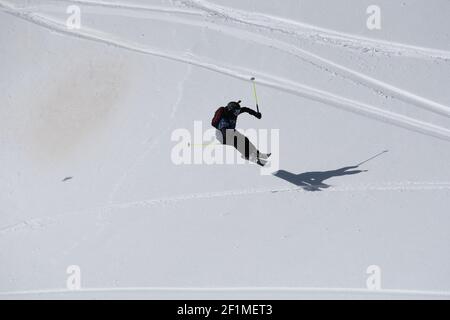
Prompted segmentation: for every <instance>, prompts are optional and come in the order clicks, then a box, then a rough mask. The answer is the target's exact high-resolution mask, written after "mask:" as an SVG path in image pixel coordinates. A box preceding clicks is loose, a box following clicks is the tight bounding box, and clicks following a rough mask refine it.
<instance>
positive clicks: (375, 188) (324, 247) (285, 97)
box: [0, 0, 450, 299]
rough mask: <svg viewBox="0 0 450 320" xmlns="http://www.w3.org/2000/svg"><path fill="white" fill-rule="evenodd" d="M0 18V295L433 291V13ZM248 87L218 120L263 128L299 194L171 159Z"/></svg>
mask: <svg viewBox="0 0 450 320" xmlns="http://www.w3.org/2000/svg"><path fill="white" fill-rule="evenodd" d="M372 4H377V5H378V6H379V7H380V8H381V19H382V20H381V26H382V28H381V29H380V30H369V29H368V28H367V27H366V20H367V18H368V14H367V13H366V9H367V7H368V6H369V5H372ZM70 5H77V6H79V7H80V8H81V23H82V24H81V28H80V29H68V28H67V26H66V20H67V18H68V16H69V14H68V13H67V12H66V10H67V7H68V6H70ZM0 9H1V10H0V23H1V25H0V26H1V28H0V41H1V42H0V43H1V49H0V65H1V67H0V70H1V76H0V89H1V90H0V99H1V100H0V101H1V105H0V143H1V149H0V163H1V168H2V169H1V170H0V204H1V205H0V298H230V297H231V298H336V297H338V298H386V297H387V298H405V297H406V298H425V297H432V298H445V299H448V298H449V297H450V250H449V245H450V232H449V226H450V210H449V205H450V201H449V199H450V197H449V196H450V165H449V163H450V148H449V146H450V144H449V143H450V119H449V118H450V90H449V84H450V41H449V40H450V35H449V30H450V19H449V16H450V15H449V13H450V2H449V1H445V0H435V1H424V0H422V1H419V0H403V1H390V0H377V1H372V0H370V1H369V0H340V1H331V0H327V1H325V0H319V1H318V0H302V1H299V0H283V1H270V0H264V1H263V0H245V1H244V0H239V1H238V0H226V1H225V0H177V1H176V0H173V1H169V0H148V1H144V0H129V1H127V0H71V1H63V0H58V1H56V0H54V1H52V0H20V1H19V0H15V1H13V0H0ZM251 76H255V77H256V84H257V87H258V95H259V100H260V107H261V111H262V113H263V118H262V119H261V120H257V119H255V118H253V117H251V116H246V115H244V116H241V117H240V118H239V121H238V126H239V128H243V129H245V128H257V129H259V128H261V129H279V130H280V145H279V154H277V155H275V156H278V157H279V160H280V169H281V170H284V171H283V172H288V173H286V174H285V176H286V175H287V176H289V177H290V179H291V180H292V179H294V180H295V181H293V182H297V185H296V184H293V183H290V182H289V181H287V180H289V179H287V180H286V179H281V178H280V176H282V175H280V173H278V174H277V175H262V174H261V171H260V170H259V168H258V167H257V166H255V165H251V164H246V165H178V166H177V165H175V164H174V163H173V162H172V161H171V151H172V148H173V147H174V145H175V142H174V141H172V140H171V134H172V133H173V132H174V130H176V129H180V128H186V129H188V130H190V131H193V127H194V121H196V120H197V121H203V124H204V129H207V128H208V126H209V122H210V119H211V117H212V114H213V112H214V110H215V109H216V108H217V107H218V106H220V105H223V104H225V103H227V102H228V101H231V100H238V99H241V100H242V101H243V103H244V104H245V105H248V106H250V107H253V106H254V98H253V92H252V89H251V83H250V81H249V79H250V77H251ZM198 147H200V148H201V147H202V146H201V145H200V146H199V145H195V146H193V148H198ZM219 148H220V146H219ZM384 150H388V152H387V153H383V154H382V155H380V156H379V157H377V158H375V159H373V160H371V161H369V162H367V163H365V164H363V165H361V167H360V168H359V169H360V170H367V172H361V173H357V174H352V175H345V174H344V173H343V172H342V171H336V170H337V169H340V168H343V167H347V166H354V165H357V164H359V163H360V162H362V161H364V160H366V159H368V158H370V157H372V156H374V155H376V154H378V153H380V152H382V151H384ZM263 151H267V150H263ZM311 177H312V178H316V180H317V179H318V178H327V179H326V180H324V181H323V183H325V184H326V185H323V184H322V185H320V186H319V187H313V188H311V187H310V186H309V184H311V181H313V180H307V179H308V178H311ZM305 181H306V182H305ZM313 184H314V183H313ZM70 265H77V266H79V267H80V268H81V286H82V289H81V290H79V291H75V292H73V291H70V290H68V289H67V288H66V281H67V278H68V277H69V275H68V274H67V273H66V270H67V267H68V266H70ZM371 265H377V266H379V267H380V270H381V286H382V290H380V291H375V292H374V291H368V290H367V287H366V281H367V278H368V277H369V275H368V274H367V273H366V270H367V268H368V267H369V266H371Z"/></svg>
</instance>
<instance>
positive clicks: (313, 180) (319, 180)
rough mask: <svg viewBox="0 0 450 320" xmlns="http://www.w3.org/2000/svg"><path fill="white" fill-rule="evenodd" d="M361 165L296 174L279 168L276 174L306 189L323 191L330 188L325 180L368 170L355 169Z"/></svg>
mask: <svg viewBox="0 0 450 320" xmlns="http://www.w3.org/2000/svg"><path fill="white" fill-rule="evenodd" d="M358 167H359V166H349V167H344V168H340V169H336V170H330V171H312V172H304V173H299V174H295V173H292V172H288V171H286V170H279V171H277V172H276V173H274V176H276V177H278V178H280V179H283V180H286V181H288V182H290V183H292V184H295V185H296V186H298V187H302V188H303V189H304V190H306V191H322V190H323V189H326V188H329V187H330V185H328V184H326V183H324V181H325V180H327V179H330V178H333V177H341V176H347V175H352V174H358V173H361V172H366V171H367V170H353V169H356V168H358Z"/></svg>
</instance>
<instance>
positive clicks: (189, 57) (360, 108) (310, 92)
mask: <svg viewBox="0 0 450 320" xmlns="http://www.w3.org/2000/svg"><path fill="white" fill-rule="evenodd" d="M0 8H2V9H3V10H4V11H5V12H6V13H8V14H11V15H13V16H16V17H19V18H21V19H24V20H26V21H29V22H31V23H34V24H36V25H40V26H42V27H45V28H47V29H50V30H52V31H54V32H58V33H61V34H64V35H70V36H74V37H77V38H79V39H84V40H90V41H95V42H100V43H104V44H107V45H111V46H115V47H118V48H122V49H126V50H130V51H134V52H138V53H142V54H148V55H152V56H156V57H160V58H165V59H170V60H173V61H177V62H181V63H188V64H191V65H195V66H198V67H201V68H204V69H207V70H210V71H214V72H217V73H221V74H224V75H228V76H231V77H234V78H237V79H240V80H245V81H248V79H249V78H250V77H251V76H256V78H257V79H258V80H257V82H258V83H259V84H261V85H265V86H267V87H271V88H274V89H278V90H281V91H284V92H288V93H291V94H294V95H298V96H302V97H306V98H310V99H313V100H316V101H320V102H323V103H326V104H329V105H332V106H335V107H338V108H341V109H345V110H348V111H351V112H354V113H357V114H361V115H364V116H367V117H370V118H373V119H377V120H381V121H384V122H386V123H390V124H394V125H396V126H399V127H403V128H407V129H410V130H413V131H416V132H420V133H423V134H426V135H429V136H433V137H437V138H440V139H444V140H447V141H450V130H448V129H446V128H443V127H439V126H436V125H433V124H431V123H427V122H424V121H420V120H417V119H414V118H411V117H408V116H404V115H401V114H397V113H394V112H390V111H387V110H383V109H380V108H377V107H374V106H371V105H368V104H365V103H360V102H357V101H354V100H351V99H347V98H344V97H341V96H337V95H334V94H332V93H329V92H326V91H323V90H320V89H316V88H312V87H308V86H305V85H302V84H299V83H296V82H293V81H289V80H286V79H283V78H279V77H275V76H270V75H267V74H263V73H259V74H258V73H255V72H253V71H252V70H247V69H244V68H237V67H233V66H227V65H219V64H214V63H208V62H205V59H202V58H200V57H197V56H195V55H193V54H190V53H184V54H177V53H171V52H168V51H164V50H158V49H155V48H152V47H148V46H144V45H141V44H137V43H132V42H129V41H126V40H123V39H118V38H116V37H114V35H111V34H106V33H103V32H100V31H96V30H93V29H87V28H83V29H82V30H69V29H67V28H66V27H65V25H62V24H60V23H58V22H57V21H54V20H52V19H49V18H46V17H44V16H41V15H38V14H34V13H28V12H24V11H23V10H20V9H17V8H15V7H14V6H11V5H8V4H7V3H6V2H5V1H3V0H0Z"/></svg>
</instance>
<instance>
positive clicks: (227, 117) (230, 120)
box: [218, 107, 261, 130]
mask: <svg viewBox="0 0 450 320" xmlns="http://www.w3.org/2000/svg"><path fill="white" fill-rule="evenodd" d="M241 113H249V114H251V115H252V116H255V117H257V118H261V114H260V113H259V112H256V111H254V110H252V109H250V108H247V107H242V108H241V107H239V108H237V109H234V110H232V111H230V110H228V109H227V108H225V110H224V111H223V114H222V118H221V119H220V121H219V125H218V129H219V130H226V129H236V121H237V117H238V116H239V115H240V114H241Z"/></svg>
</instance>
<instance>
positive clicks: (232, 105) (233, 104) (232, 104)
mask: <svg viewBox="0 0 450 320" xmlns="http://www.w3.org/2000/svg"><path fill="white" fill-rule="evenodd" d="M239 103H240V101H238V102H234V101H231V102H230V103H228V105H227V109H228V110H229V111H236V110H238V109H239V108H240V107H241V106H240V105H239Z"/></svg>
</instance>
